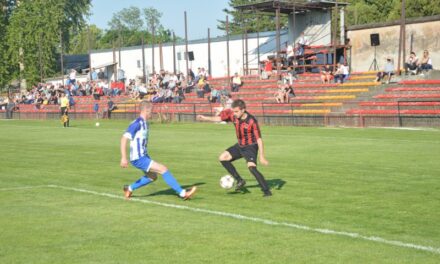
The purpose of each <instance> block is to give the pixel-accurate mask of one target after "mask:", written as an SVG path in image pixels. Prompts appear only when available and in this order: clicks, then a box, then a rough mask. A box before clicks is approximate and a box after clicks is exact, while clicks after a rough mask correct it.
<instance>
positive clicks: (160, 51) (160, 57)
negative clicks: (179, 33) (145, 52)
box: [159, 41, 163, 70]
mask: <svg viewBox="0 0 440 264" xmlns="http://www.w3.org/2000/svg"><path fill="white" fill-rule="evenodd" d="M159 62H160V69H161V70H163V52H162V41H159Z"/></svg>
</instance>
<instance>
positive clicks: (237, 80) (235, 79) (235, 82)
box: [231, 72, 243, 92]
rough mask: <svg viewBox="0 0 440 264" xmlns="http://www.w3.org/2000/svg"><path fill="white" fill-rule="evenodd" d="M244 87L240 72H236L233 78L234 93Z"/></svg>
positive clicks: (232, 87) (232, 88)
mask: <svg viewBox="0 0 440 264" xmlns="http://www.w3.org/2000/svg"><path fill="white" fill-rule="evenodd" d="M242 85H243V82H242V81H241V78H240V76H238V72H236V73H235V74H234V77H232V83H231V90H232V92H238V91H239V90H240V87H241V86H242Z"/></svg>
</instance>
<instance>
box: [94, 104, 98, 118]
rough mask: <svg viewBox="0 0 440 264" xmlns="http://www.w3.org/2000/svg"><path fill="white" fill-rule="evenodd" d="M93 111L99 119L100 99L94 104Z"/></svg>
mask: <svg viewBox="0 0 440 264" xmlns="http://www.w3.org/2000/svg"><path fill="white" fill-rule="evenodd" d="M93 111H94V112H95V117H96V119H99V103H98V101H95V103H94V104H93Z"/></svg>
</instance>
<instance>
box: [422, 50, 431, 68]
mask: <svg viewBox="0 0 440 264" xmlns="http://www.w3.org/2000/svg"><path fill="white" fill-rule="evenodd" d="M429 70H432V60H431V58H430V57H429V52H428V50H424V51H423V56H422V59H421V60H420V62H419V72H421V74H423V71H429Z"/></svg>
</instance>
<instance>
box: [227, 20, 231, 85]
mask: <svg viewBox="0 0 440 264" xmlns="http://www.w3.org/2000/svg"><path fill="white" fill-rule="evenodd" d="M226 60H227V64H228V87H231V78H229V77H230V76H231V68H230V64H229V17H228V16H226Z"/></svg>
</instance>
